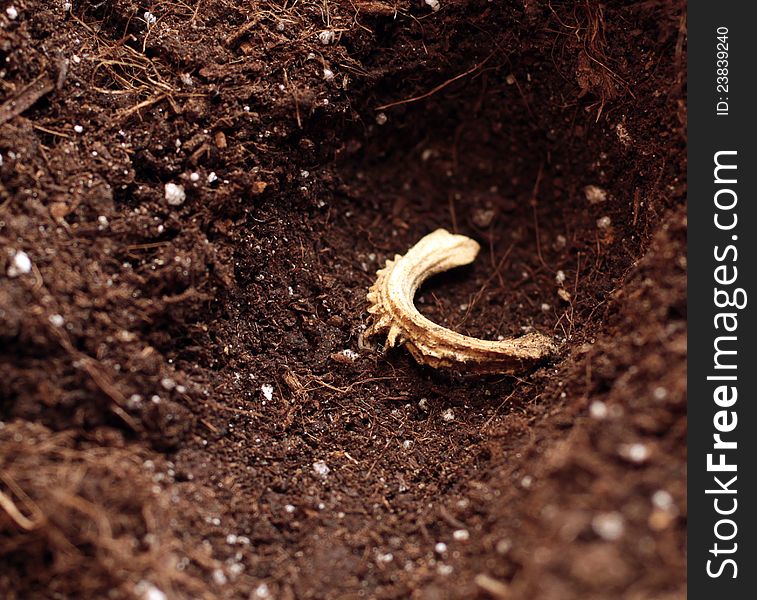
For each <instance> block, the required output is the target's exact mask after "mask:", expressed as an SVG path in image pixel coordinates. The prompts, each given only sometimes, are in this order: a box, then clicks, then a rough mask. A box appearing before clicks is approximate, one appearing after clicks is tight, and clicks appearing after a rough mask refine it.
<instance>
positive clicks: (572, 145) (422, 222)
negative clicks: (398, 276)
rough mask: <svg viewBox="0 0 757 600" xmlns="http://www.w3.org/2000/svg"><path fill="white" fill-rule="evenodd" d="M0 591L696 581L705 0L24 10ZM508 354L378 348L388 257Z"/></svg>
mask: <svg viewBox="0 0 757 600" xmlns="http://www.w3.org/2000/svg"><path fill="white" fill-rule="evenodd" d="M0 59H2V60H0V159H1V160H0V596H2V597H3V598H9V599H13V598H17V599H26V598H112V599H121V598H128V599H131V598H136V599H145V600H166V599H174V598H179V599H182V598H207V599H210V598H244V599H248V598H249V599H257V600H262V599H285V600H286V599H296V598H312V599H315V598H382V599H389V598H397V599H399V598H416V599H437V598H439V599H447V598H449V599H452V598H493V599H498V600H503V599H532V598H539V599H549V600H552V599H554V600H558V599H559V600H566V599H574V598H575V599H582V600H583V599H608V598H624V599H629V600H643V599H658V600H672V599H674V598H683V597H684V596H685V591H686V587H685V528H686V495H685V460H686V447H685V440H686V387H685V376H686V252H685V244H686V216H685V214H686V213H685V205H684V199H685V193H686V182H685V169H686V162H685V161H686V159H685V147H686V138H685V135H686V132H685V125H686V109H685V93H686V87H685V86H686V81H685V65H686V13H685V3H684V2H680V1H671V2H666V1H645V2H636V3H627V2H604V3H599V2H595V1H594V0H586V1H582V2H556V1H552V2H547V1H542V0H519V1H512V2H504V1H503V2H491V1H485V0H438V1H436V0H425V1H421V0H413V1H409V0H395V1H392V0H376V1H373V0H351V1H342V0H322V1H310V0H300V1H296V0H295V1H289V0H275V1H274V0H260V1H252V0H248V1H240V0H221V1H216V2H209V1H207V0H192V1H191V2H186V3H185V2H161V1H156V2H152V3H137V2H132V1H131V0H105V1H103V2H99V3H98V2H94V1H92V2H83V1H74V2H66V3H64V2H62V1H60V0H55V1H53V0H49V1H46V0H19V1H17V2H15V1H14V2H13V3H11V4H9V3H7V2H6V4H5V5H4V7H3V9H2V11H0ZM437 228H445V229H447V230H449V231H451V232H456V233H462V234H465V235H467V236H469V237H472V238H473V239H475V240H476V241H477V242H478V243H479V244H480V245H481V252H480V254H479V256H478V258H477V260H476V261H475V262H474V263H473V264H472V265H470V266H468V267H463V268H459V269H455V270H453V271H450V272H449V273H446V274H444V275H441V276H438V277H436V278H434V279H432V280H430V281H429V282H428V283H427V284H426V285H425V286H424V287H423V288H422V289H421V290H420V291H419V293H418V295H417V297H416V305H417V307H418V308H419V310H420V311H421V313H422V314H424V315H425V316H427V317H428V318H430V319H431V320H433V321H434V322H436V323H439V324H441V325H444V326H445V327H448V328H451V329H453V330H455V331H458V332H460V333H463V334H467V335H471V336H475V337H479V338H484V339H488V340H496V339H498V338H505V337H509V336H519V335H523V334H525V333H529V332H533V331H536V332H540V333H542V334H545V335H548V336H550V337H551V338H552V340H553V341H554V342H555V343H556V344H557V345H558V347H559V351H558V354H557V355H556V356H554V357H552V358H551V359H549V360H547V361H545V362H543V363H541V364H539V365H538V366H537V367H536V368H534V369H531V370H530V371H526V372H523V373H518V374H517V375H516V376H491V375H488V376H480V375H471V374H470V373H467V374H466V373H464V372H450V371H443V370H442V371H436V370H433V369H431V368H429V367H423V366H419V365H418V364H417V363H416V362H415V361H414V360H413V358H412V357H411V356H410V354H409V353H408V352H407V351H406V350H405V349H403V348H396V349H391V350H387V351H384V350H383V349H382V347H381V341H382V340H381V339H380V338H365V337H364V336H363V335H362V333H363V332H364V331H365V329H366V327H367V326H368V325H369V314H368V312H367V307H368V304H367V301H366V297H365V296H366V293H367V291H368V288H369V287H370V286H371V285H372V284H373V282H374V281H375V278H376V271H377V270H378V269H380V268H381V267H383V266H384V265H385V263H386V260H387V259H391V258H393V257H394V256H395V254H402V253H404V252H405V251H407V249H408V248H410V247H411V246H412V245H413V244H415V243H416V242H417V241H418V240H419V239H421V238H422V237H423V236H424V235H426V234H428V233H430V232H432V231H434V230H435V229H437Z"/></svg>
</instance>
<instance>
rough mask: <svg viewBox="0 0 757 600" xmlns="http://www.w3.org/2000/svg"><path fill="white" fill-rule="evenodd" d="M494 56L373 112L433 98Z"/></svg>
mask: <svg viewBox="0 0 757 600" xmlns="http://www.w3.org/2000/svg"><path fill="white" fill-rule="evenodd" d="M492 56H494V52H492V53H491V54H490V55H489V56H487V57H486V58H485V59H484V60H482V61H481V62H480V63H478V64H476V65H473V66H472V67H471V68H470V69H468V70H467V71H465V72H464V73H460V74H459V75H455V76H454V77H453V78H452V79H448V80H447V81H445V82H444V83H441V84H439V85H437V86H436V87H435V88H433V89H431V90H429V91H428V92H426V93H425V94H421V95H420V96H414V97H412V98H406V99H405V100H398V101H397V102H390V103H389V104H382V105H381V106H377V107H376V108H375V110H385V109H387V108H392V107H394V106H400V105H401V104H410V103H411V102H418V100H424V99H426V98H428V97H430V96H433V95H434V94H436V93H437V92H440V91H441V90H443V89H444V88H446V87H447V86H449V85H451V84H453V83H454V82H455V81H457V80H458V79H462V78H463V77H467V76H468V75H470V74H471V73H474V72H476V71H478V70H479V69H480V68H481V67H483V66H484V65H485V64H486V63H487V62H488V61H489V59H490V58H491V57H492Z"/></svg>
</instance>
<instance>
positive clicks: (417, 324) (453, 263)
mask: <svg viewBox="0 0 757 600" xmlns="http://www.w3.org/2000/svg"><path fill="white" fill-rule="evenodd" d="M479 249H480V246H479V245H478V243H477V242H476V241H475V240H472V239H471V238H469V237H466V236H464V235H453V234H451V233H449V232H448V231H447V230H445V229H437V230H436V231H434V232H433V233H430V234H428V235H427V236H425V237H424V238H422V239H421V240H420V241H419V242H418V243H417V244H415V246H413V247H412V248H410V250H408V251H407V253H406V254H405V255H404V256H400V255H399V254H398V255H396V256H395V257H394V259H393V260H387V261H386V266H385V267H384V268H383V269H380V270H379V271H378V272H377V276H378V277H377V279H376V283H374V284H373V285H372V286H371V288H370V290H369V292H368V295H367V299H368V303H369V307H368V312H369V313H371V325H370V326H369V328H368V330H367V331H366V336H370V335H386V347H387V348H391V347H393V346H397V345H403V344H404V346H405V347H406V348H407V349H408V350H409V351H410V354H412V355H413V358H415V360H416V361H417V362H418V363H419V364H422V365H428V366H431V367H434V368H444V367H446V368H454V369H458V370H460V371H463V372H473V373H482V374H483V373H490V374H494V373H502V374H513V373H515V372H518V371H523V370H525V369H528V368H529V367H532V366H533V365H535V364H536V363H538V362H539V361H541V360H543V359H545V358H547V357H549V356H550V355H552V354H554V353H555V352H557V346H556V345H555V343H554V342H553V341H552V340H551V339H550V338H549V337H547V336H545V335H543V334H541V333H529V334H527V335H524V336H522V337H519V338H511V339H505V340H501V341H496V342H495V341H487V340H481V339H478V338H474V337H470V336H467V335H462V334H460V333H457V332H455V331H452V330H450V329H447V328H445V327H442V326H441V325H437V324H436V323H434V322H432V321H430V320H429V319H427V318H426V317H424V316H423V315H422V314H420V313H419V312H418V309H417V308H415V305H414V303H413V300H414V298H415V293H416V291H417V290H418V288H419V287H420V286H421V284H422V283H423V282H424V281H425V280H426V279H428V278H429V277H431V276H432V275H436V274H437V273H441V272H443V271H447V270H449V269H453V268H455V267H461V266H463V265H467V264H470V263H472V262H473V261H474V260H475V258H476V255H477V254H478V251H479Z"/></svg>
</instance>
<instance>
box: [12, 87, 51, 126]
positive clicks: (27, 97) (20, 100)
mask: <svg viewBox="0 0 757 600" xmlns="http://www.w3.org/2000/svg"><path fill="white" fill-rule="evenodd" d="M54 89H55V84H53V82H52V81H50V78H49V77H47V75H42V76H41V77H38V78H37V79H35V80H34V81H32V82H31V83H30V84H29V85H27V86H26V87H25V88H24V89H23V90H22V91H21V93H19V94H18V95H17V96H16V97H15V98H11V99H10V100H8V101H7V102H5V104H3V105H2V106H0V125H2V124H3V123H7V122H8V121H10V120H11V119H12V118H14V117H17V116H18V115H20V114H21V113H22V112H24V111H25V110H27V109H29V108H31V107H32V106H33V105H34V104H35V103H36V102H37V101H38V100H39V99H40V98H42V97H44V96H46V95H47V94H49V93H50V92H52V91H53V90H54Z"/></svg>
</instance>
